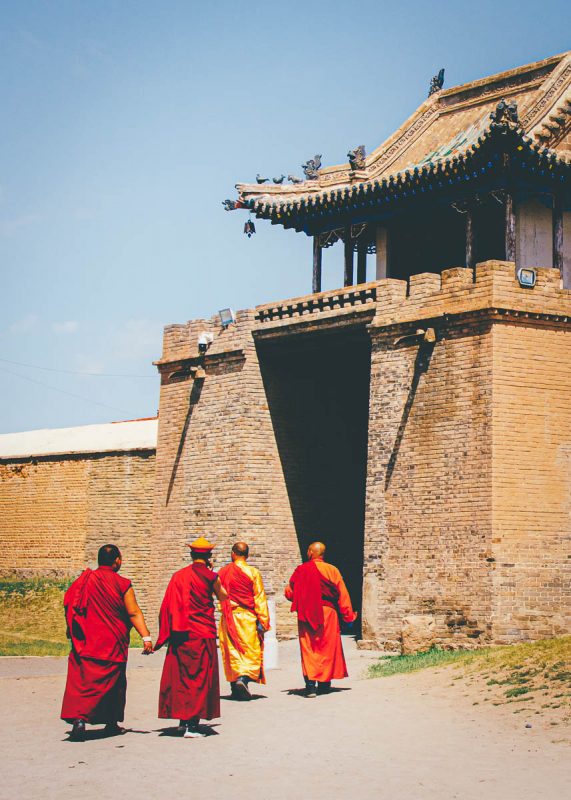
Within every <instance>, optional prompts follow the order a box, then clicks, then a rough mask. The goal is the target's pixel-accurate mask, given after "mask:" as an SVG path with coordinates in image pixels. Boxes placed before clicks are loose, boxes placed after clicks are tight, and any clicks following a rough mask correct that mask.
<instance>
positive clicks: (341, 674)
mask: <svg viewBox="0 0 571 800" xmlns="http://www.w3.org/2000/svg"><path fill="white" fill-rule="evenodd" d="M313 562H314V564H315V566H316V567H317V569H318V570H319V573H320V576H321V578H322V582H323V585H324V587H325V586H328V587H329V590H328V591H327V592H326V593H325V596H324V604H323V624H322V625H320V626H319V627H318V628H317V629H315V628H314V627H313V626H312V625H311V624H309V623H308V622H303V621H302V620H300V619H299V618H298V623H297V627H298V635H299V646H300V650H301V666H302V670H303V675H304V677H305V678H307V679H308V680H310V681H319V682H320V683H328V682H329V681H331V680H333V679H338V678H346V677H347V675H348V673H347V665H346V663H345V656H344V655H343V646H342V644H341V629H340V627H339V615H340V616H341V618H342V620H343V621H344V622H354V620H355V619H356V618H357V614H356V613H355V612H354V611H353V607H352V605H351V599H350V597H349V592H348V591H347V587H346V586H345V582H344V580H343V578H342V577H341V573H340V572H339V570H338V569H337V567H334V566H333V564H326V563H325V561H323V559H322V558H314V559H313ZM295 583H296V573H295V572H294V574H293V575H292V576H291V578H290V582H289V584H288V585H287V587H286V590H285V596H286V598H287V599H288V600H292V601H293V600H294V597H295ZM331 590H333V591H334V592H335V593H337V595H338V597H337V602H336V606H337V608H334V607H332V604H331V603H330V601H329V600H327V599H326V596H331ZM325 603H327V605H325Z"/></svg>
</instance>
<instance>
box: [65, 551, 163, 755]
mask: <svg viewBox="0 0 571 800" xmlns="http://www.w3.org/2000/svg"><path fill="white" fill-rule="evenodd" d="M97 561H98V564H99V566H98V568H97V569H96V570H90V569H86V570H85V571H84V572H82V574H81V575H80V576H79V578H78V579H77V580H75V581H74V582H73V583H72V584H71V586H70V587H69V589H68V590H67V592H66V593H65V596H64V601H63V602H64V607H65V618H66V622H67V634H68V637H69V638H70V639H71V652H70V654H69V659H68V664H67V682H66V685H65V693H64V696H63V704H62V709H61V718H62V719H63V720H65V721H66V722H69V723H71V724H72V725H73V728H72V731H71V733H70V738H71V739H74V740H76V741H84V739H85V723H86V722H87V723H90V724H92V725H96V724H104V725H105V730H106V732H107V733H108V734H109V735H114V734H118V733H123V732H124V729H123V728H120V727H119V725H118V723H119V722H122V721H123V719H124V712H125V695H126V690H127V677H126V670H127V654H128V650H129V632H130V630H131V627H135V629H136V630H137V631H138V633H140V635H141V636H142V637H143V643H144V650H143V653H144V654H149V653H152V652H153V643H152V641H151V637H150V635H149V629H148V628H147V626H146V624H145V619H144V617H143V613H142V611H141V609H140V608H139V606H138V604H137V600H136V598H135V592H134V591H133V587H132V586H131V581H130V580H128V579H127V578H123V577H122V576H121V575H119V569H120V568H121V561H122V557H121V553H120V551H119V548H118V547H116V546H115V545H114V544H106V545H103V547H101V548H100V550H99V553H98V556H97Z"/></svg>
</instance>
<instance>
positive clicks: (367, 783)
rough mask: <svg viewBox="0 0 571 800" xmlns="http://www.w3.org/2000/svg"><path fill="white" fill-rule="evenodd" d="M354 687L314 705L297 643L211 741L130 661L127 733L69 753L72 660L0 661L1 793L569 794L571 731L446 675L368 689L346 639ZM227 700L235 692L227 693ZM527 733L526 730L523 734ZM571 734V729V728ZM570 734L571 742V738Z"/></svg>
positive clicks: (431, 799)
mask: <svg viewBox="0 0 571 800" xmlns="http://www.w3.org/2000/svg"><path fill="white" fill-rule="evenodd" d="M345 649H346V653H347V656H348V662H349V671H350V673H351V676H352V677H351V678H350V679H349V680H347V681H344V682H339V683H338V686H339V688H342V691H338V692H335V693H333V694H331V695H328V696H323V697H318V698H316V699H311V700H308V699H305V698H303V697H299V696H296V695H291V694H289V693H288V690H291V689H295V688H298V687H299V686H300V685H301V683H302V681H301V675H300V670H299V661H298V652H297V644H296V643H295V642H285V643H283V644H281V645H280V669H279V670H275V671H272V672H270V673H269V680H270V683H269V685H268V686H266V687H262V688H261V690H260V695H264V697H260V699H257V700H255V701H253V702H250V703H248V704H244V703H236V702H233V701H231V700H223V703H222V713H223V717H222V718H221V719H220V720H218V721H217V722H216V724H215V726H213V728H212V730H213V735H212V736H209V737H207V738H205V739H199V740H184V739H180V738H174V737H172V736H170V735H167V734H166V733H165V732H163V731H162V730H161V729H162V728H163V722H162V721H160V720H158V719H157V718H156V716H155V713H156V712H155V709H156V702H157V689H158V680H159V675H160V672H159V671H160V667H161V663H162V657H161V656H160V655H157V656H153V657H152V658H146V659H145V658H142V657H141V656H140V655H138V654H136V653H132V655H131V662H130V663H131V666H130V670H129V690H128V701H127V717H126V724H127V725H129V726H130V727H132V728H133V731H132V732H131V733H129V734H127V735H125V736H122V737H119V738H114V739H95V740H92V741H88V742H85V743H71V742H68V741H67V740H66V739H67V737H66V735H65V731H66V730H67V726H66V725H65V724H64V723H62V722H60V721H59V719H58V716H59V707H60V703H61V694H62V690H63V685H64V680H65V659H58V658H45V659H33V658H25V659H20V658H6V659H0V692H1V698H2V714H1V718H0V719H1V721H0V746H1V752H2V780H1V785H0V797H2V798H7V799H8V798H9V800H15V798H18V800H32V798H33V800H37V798H42V800H51V799H52V798H54V800H55V799H56V798H57V800H71V799H72V798H73V800H77V798H100V799H101V800H106V799H107V798H111V797H117V796H120V797H122V798H130V797H135V796H137V797H141V798H149V799H150V800H154V799H155V798H167V797H172V798H176V797H181V798H182V797H184V798H212V799H213V800H242V799H244V800H246V798H247V800H282V798H283V800H285V799H286V798H287V800H298V799H299V800H302V799H303V800H321V798H328V799H329V800H331V798H334V799H335V800H345V798H349V800H352V799H353V798H355V800H356V798H359V800H361V799H363V798H365V799H368V798H383V799H384V798H387V800H416V799H417V798H418V800H452V799H453V798H459V800H492V799H493V800H495V798H498V800H500V798H501V800H516V798H517V800H527V799H528V798H529V800H531V799H532V798H533V800H538V798H541V799H542V800H543V799H545V800H556V798H557V800H560V798H564V797H569V796H571V748H570V747H569V742H568V741H562V740H563V739H565V738H566V735H565V732H564V731H563V732H562V731H561V730H559V729H557V730H556V729H550V728H549V726H548V725H545V724H542V723H538V722H536V720H534V719H526V718H525V715H523V714H519V715H515V716H514V715H513V714H511V713H510V712H508V711H506V710H505V709H502V708H493V707H492V708H490V707H488V706H487V705H485V706H481V705H478V706H474V705H473V703H474V702H475V696H476V695H475V694H474V689H470V688H469V687H465V686H462V685H460V682H457V685H456V686H451V680H450V678H451V673H450V672H449V671H448V670H440V671H439V672H438V673H434V672H432V673H427V672H423V673H417V674H413V675H408V676H394V677H391V678H383V679H377V680H372V681H371V680H363V679H361V677H360V676H361V675H362V673H363V671H364V670H365V668H366V666H367V664H368V663H369V660H370V659H371V657H372V656H371V654H369V653H359V652H358V651H357V650H356V649H355V646H354V644H353V643H352V642H351V641H350V640H349V641H345ZM223 687H224V688H223V694H226V687H227V684H225V683H223ZM526 724H528V725H529V724H531V725H532V727H531V728H529V727H526ZM567 734H569V732H567ZM567 738H569V737H568V736H567Z"/></svg>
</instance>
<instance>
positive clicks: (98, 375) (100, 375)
mask: <svg viewBox="0 0 571 800" xmlns="http://www.w3.org/2000/svg"><path fill="white" fill-rule="evenodd" d="M0 361H2V362H3V363H4V364H14V366H16V367H28V368H29V369H41V370H44V371H45V372H61V373H63V374H65V375H89V376H91V377H92V378H152V379H153V380H155V379H156V375H127V374H122V373H120V372H77V371H75V370H72V369H55V367H40V366H39V365H38V364H24V363H23V362H21V361H10V360H9V359H7V358H0ZM15 374H16V373H14V375H15Z"/></svg>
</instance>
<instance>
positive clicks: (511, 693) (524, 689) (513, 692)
mask: <svg viewBox="0 0 571 800" xmlns="http://www.w3.org/2000/svg"><path fill="white" fill-rule="evenodd" d="M528 692H531V687H530V686H513V687H512V688H511V689H508V690H507V691H506V692H505V696H506V697H519V695H520V694H527V693H528Z"/></svg>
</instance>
